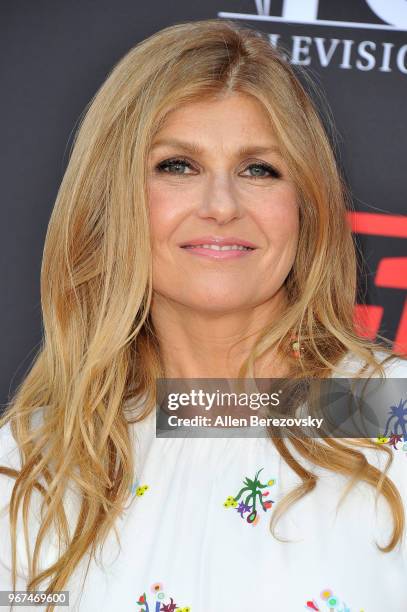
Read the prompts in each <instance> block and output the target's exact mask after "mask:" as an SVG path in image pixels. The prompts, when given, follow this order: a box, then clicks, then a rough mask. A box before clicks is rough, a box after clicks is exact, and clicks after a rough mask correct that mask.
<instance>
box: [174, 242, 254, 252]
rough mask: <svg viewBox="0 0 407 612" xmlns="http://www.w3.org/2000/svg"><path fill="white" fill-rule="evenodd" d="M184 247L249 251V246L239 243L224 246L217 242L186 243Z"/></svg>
mask: <svg viewBox="0 0 407 612" xmlns="http://www.w3.org/2000/svg"><path fill="white" fill-rule="evenodd" d="M185 248H187V249H197V248H201V249H202V248H203V249H212V251H250V250H251V248H250V247H245V246H242V245H240V244H233V245H232V244H231V245H229V244H228V245H226V246H220V245H218V244H195V245H187V246H186V247H185Z"/></svg>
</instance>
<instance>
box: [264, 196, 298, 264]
mask: <svg viewBox="0 0 407 612" xmlns="http://www.w3.org/2000/svg"><path fill="white" fill-rule="evenodd" d="M257 220H258V223H259V225H261V227H262V228H263V231H264V233H265V234H266V236H267V238H268V240H269V243H270V245H271V246H273V245H274V246H278V247H280V249H281V251H280V252H283V251H286V252H287V251H289V252H292V251H293V250H296V247H297V243H298V233H299V225H300V217H299V206H298V198H297V194H296V192H295V191H294V189H292V188H282V189H280V190H279V191H278V192H277V191H276V192H275V193H274V194H273V197H272V198H270V199H268V200H267V201H266V202H265V203H264V205H263V206H262V207H261V208H260V209H259V212H258V215H257Z"/></svg>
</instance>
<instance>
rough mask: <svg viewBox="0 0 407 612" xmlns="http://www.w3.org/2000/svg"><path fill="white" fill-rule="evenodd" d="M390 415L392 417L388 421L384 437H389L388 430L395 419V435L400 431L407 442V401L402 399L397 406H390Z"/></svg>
mask: <svg viewBox="0 0 407 612" xmlns="http://www.w3.org/2000/svg"><path fill="white" fill-rule="evenodd" d="M389 413H390V416H389V418H388V419H387V423H386V429H385V432H384V435H385V436H387V430H388V429H389V427H390V423H391V422H392V420H393V419H395V427H394V433H395V434H397V433H398V430H400V431H401V433H402V434H403V436H404V441H406V440H407V431H406V425H407V399H405V400H404V401H403V399H402V398H400V401H399V403H398V405H397V406H390V410H389Z"/></svg>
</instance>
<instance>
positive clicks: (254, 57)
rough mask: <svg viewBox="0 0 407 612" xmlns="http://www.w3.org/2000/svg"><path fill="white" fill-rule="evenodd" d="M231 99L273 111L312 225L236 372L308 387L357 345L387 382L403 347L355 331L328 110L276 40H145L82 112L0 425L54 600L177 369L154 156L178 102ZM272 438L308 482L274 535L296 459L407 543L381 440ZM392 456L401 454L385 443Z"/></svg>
mask: <svg viewBox="0 0 407 612" xmlns="http://www.w3.org/2000/svg"><path fill="white" fill-rule="evenodd" d="M233 92H240V93H244V94H247V95H250V96H253V98H255V99H257V100H258V101H259V102H260V103H261V104H262V105H263V107H264V109H265V110H266V112H267V113H268V115H269V117H270V122H271V125H272V126H273V129H274V130H275V134H276V137H277V139H278V141H279V144H280V147H281V150H282V151H283V154H284V157H285V159H286V161H287V165H288V167H289V169H290V173H291V176H292V178H293V180H294V182H295V185H296V189H297V192H298V199H299V207H300V227H301V231H300V235H299V243H298V250H297V254H296V259H295V262H294V265H293V268H292V270H291V271H290V273H289V275H288V277H287V279H286V281H285V284H286V291H287V298H288V305H287V308H286V310H285V312H284V313H283V314H282V316H281V317H280V318H279V319H278V321H273V322H272V323H271V322H270V325H269V326H267V327H266V328H264V329H263V330H262V332H261V333H260V334H259V335H258V336H257V337H255V338H254V341H253V348H252V351H251V354H250V355H249V357H248V358H247V360H246V361H245V362H244V363H243V365H242V367H241V368H240V370H239V373H238V377H243V378H244V377H247V376H252V374H253V371H254V364H255V362H256V360H257V359H258V358H259V357H260V356H261V355H262V354H264V353H266V352H267V351H269V350H270V349H273V348H274V349H275V350H277V354H279V355H281V357H282V358H284V359H285V360H286V361H287V363H289V364H290V373H291V375H292V376H294V377H299V378H301V377H305V376H317V377H327V376H329V375H330V374H331V373H332V371H333V370H335V369H336V370H337V369H338V367H339V366H338V364H339V362H340V361H341V359H342V358H343V357H344V356H345V355H346V354H347V353H348V352H349V351H351V352H352V353H353V354H355V355H356V356H357V357H359V358H360V359H361V360H362V363H364V364H365V369H363V368H362V369H361V370H360V372H359V373H358V376H363V375H364V373H365V372H366V368H373V371H374V372H377V373H378V374H379V376H380V377H382V376H384V375H385V371H384V368H383V365H382V364H381V363H380V360H378V359H377V358H376V356H375V351H376V350H377V348H378V346H380V347H381V350H382V351H384V352H385V353H386V354H387V355H388V356H387V359H391V356H392V352H391V348H390V346H387V344H389V342H388V341H386V339H385V338H382V337H380V338H381V345H379V344H378V342H376V343H373V342H369V341H368V340H366V339H362V338H361V337H359V335H358V334H357V333H356V329H355V326H354V320H353V310H354V305H355V301H356V297H357V270H358V263H357V257H356V251H355V246H354V243H353V239H352V235H351V231H350V228H349V226H348V223H347V219H346V211H347V209H348V208H349V207H350V206H351V201H350V195H349V192H348V190H347V188H346V186H345V181H344V180H343V178H341V175H340V171H339V169H338V164H337V162H336V159H335V152H334V149H333V147H332V145H331V143H330V138H329V136H328V135H327V132H326V129H325V127H324V124H323V119H322V118H321V116H320V114H319V111H317V104H316V103H315V102H314V101H313V100H312V96H310V95H309V93H308V91H307V88H306V87H305V86H304V84H302V82H301V79H300V78H298V76H297V74H296V73H295V70H294V68H293V67H292V66H291V65H290V64H289V62H287V61H286V60H285V59H284V58H283V57H282V55H281V53H280V52H278V51H277V50H276V49H274V48H273V47H272V45H271V44H270V43H269V41H268V40H267V37H266V35H264V34H262V33H260V32H258V31H256V30H254V29H251V28H249V27H247V26H246V27H243V26H240V25H237V24H235V23H234V22H232V21H226V20H221V19H210V20H203V21H196V22H184V23H178V24H176V25H173V26H170V27H167V28H165V29H163V30H161V31H159V32H157V33H155V34H153V35H152V36H150V37H149V38H147V39H146V40H143V41H142V42H140V43H139V44H137V45H136V46H135V47H134V48H132V49H131V50H130V51H129V52H128V53H127V54H126V55H125V56H124V57H123V58H122V59H121V60H120V61H119V62H118V63H117V65H116V66H115V67H114V68H113V69H112V71H111V73H110V74H109V75H108V78H107V79H106V80H105V82H104V83H103V85H102V86H101V88H100V89H99V91H98V92H97V93H96V95H95V96H94V98H93V99H92V100H91V102H90V103H89V105H88V107H87V108H86V109H85V112H84V113H83V116H82V118H81V122H80V125H79V127H78V130H77V132H76V134H75V139H74V143H73V147H72V150H71V154H70V159H69V163H68V166H67V169H66V172H65V174H64V177H63V180H62V183H61V186H60V189H59V191H58V194H57V198H56V202H55V206H54V208H53V211H52V214H51V218H50V222H49V226H48V231H47V235H46V240H45V246H44V253H43V260H42V268H41V305H42V314H43V328H44V333H43V340H42V343H41V347H40V349H39V350H38V352H37V354H36V357H35V359H34V361H33V364H32V366H31V368H30V370H29V372H28V373H27V374H26V376H25V378H24V380H23V381H22V383H21V384H20V385H19V387H18V389H17V391H16V392H15V394H14V396H13V398H12V401H10V402H9V406H8V409H7V410H6V412H5V414H4V416H3V417H2V419H1V420H0V425H4V424H6V423H7V422H9V423H10V427H11V431H12V434H13V437H14V438H15V440H16V442H17V445H18V447H19V449H20V457H21V461H22V463H21V469H20V470H12V469H11V468H6V467H2V468H1V469H0V473H1V474H6V475H8V476H10V477H11V478H14V479H15V483H14V486H13V490H12V494H11V498H10V510H9V515H10V530H11V535H12V567H13V581H15V580H16V537H17V535H16V529H17V518H18V512H19V509H20V508H22V509H23V517H24V524H25V538H26V550H27V558H28V567H29V579H28V584H27V588H28V589H30V590H31V589H38V588H39V586H40V585H41V584H42V583H43V582H44V581H47V582H48V588H49V590H50V591H58V590H62V589H63V588H64V585H66V583H67V581H68V579H69V578H70V576H71V575H72V573H73V572H74V570H75V568H76V567H77V566H78V564H79V563H80V561H81V560H84V558H85V555H86V554H88V553H89V554H90V558H91V556H95V554H96V551H97V550H98V547H99V546H102V545H103V543H104V542H105V540H106V537H107V535H108V534H109V533H110V532H111V531H112V530H114V532H115V533H117V532H116V522H117V519H118V517H119V515H120V514H121V513H122V512H123V510H124V509H125V508H126V505H125V504H126V502H127V500H128V498H129V489H130V487H131V482H132V478H133V473H134V469H135V465H136V464H137V457H136V458H135V459H134V451H133V448H132V440H131V434H130V424H131V423H134V422H136V421H138V420H140V419H142V418H144V417H145V416H146V415H147V414H149V413H150V412H151V411H152V410H153V409H154V407H155V401H156V397H155V383H156V379H157V378H158V377H164V376H165V372H164V367H163V361H162V358H161V354H160V346H159V342H158V339H157V335H156V333H155V330H154V326H153V323H152V321H151V319H150V314H149V313H150V304H151V299H152V291H153V287H152V263H151V246H150V227H149V215H148V193H147V172H146V168H147V158H148V154H149V149H150V146H151V143H152V140H153V138H154V135H155V134H156V133H157V131H158V130H159V129H160V126H161V125H162V124H163V122H164V120H165V118H166V115H167V114H168V112H170V111H171V110H172V109H174V108H176V107H178V106H179V105H180V104H184V103H188V102H193V101H195V100H202V99H203V98H204V97H207V98H208V99H210V98H213V97H214V96H215V97H216V96H223V95H228V94H231V93H233ZM293 333H295V334H296V335H297V336H298V339H299V341H300V343H301V344H302V345H303V346H304V347H305V351H304V352H303V353H302V354H301V356H300V358H299V359H295V358H293V357H292V356H291V350H292V348H291V343H292V334H293ZM350 375H351V376H355V373H354V372H352V373H350ZM138 397H145V398H146V401H145V403H143V410H142V411H141V412H140V413H139V414H137V415H136V416H134V418H133V419H129V416H128V415H126V411H125V410H124V408H123V407H124V405H125V403H126V402H127V400H131V398H138ZM36 415H40V418H39V419H37V418H36ZM271 441H272V443H273V444H275V446H276V447H277V449H278V451H279V452H280V454H281V455H282V457H283V458H284V460H285V461H286V462H287V463H288V465H289V466H290V467H291V468H292V469H293V470H294V471H295V472H296V473H297V474H298V476H299V477H300V479H301V482H302V484H301V485H299V486H298V487H297V488H296V489H295V490H293V491H292V492H290V493H289V494H288V495H287V496H286V498H284V500H283V501H282V502H281V503H280V504H279V508H277V511H276V513H275V514H274V516H273V521H272V523H271V524H270V527H271V531H272V533H273V534H274V527H275V521H276V520H277V519H278V516H281V514H282V512H284V511H285V509H286V508H287V507H288V506H289V505H291V504H292V503H294V502H295V501H296V500H298V499H299V498H300V497H302V496H303V495H305V494H308V493H310V492H311V491H312V490H313V488H314V487H315V486H316V484H317V477H316V476H315V475H314V474H313V473H312V472H311V471H309V470H308V469H306V468H305V467H304V466H303V465H302V463H300V462H299V461H298V459H296V458H295V457H294V454H293V452H292V450H293V449H294V450H296V451H298V452H299V453H300V455H301V456H303V457H304V458H306V459H307V460H310V461H311V462H312V463H313V464H314V465H316V466H322V467H324V468H326V469H328V470H331V471H333V472H337V473H340V474H342V475H346V476H348V477H349V480H350V487H349V489H350V488H351V486H353V485H354V484H355V482H357V481H358V480H362V481H366V482H367V483H369V484H370V485H372V486H373V487H374V488H375V489H376V490H377V492H378V493H381V494H383V495H384V497H385V498H386V499H387V501H388V502H389V504H390V508H391V511H392V515H393V519H394V529H393V533H392V536H391V538H390V541H389V542H388V544H387V546H385V547H384V548H381V550H382V551H384V552H388V551H391V550H392V549H393V548H394V547H395V546H396V544H397V542H398V541H399V539H400V538H401V537H402V533H403V529H404V511H403V505H402V500H401V497H400V495H399V493H398V491H397V488H396V487H395V485H394V483H393V482H392V481H391V480H390V478H388V476H386V475H385V474H383V473H382V472H381V471H380V470H378V469H377V468H375V467H373V466H372V465H370V464H369V463H368V461H367V459H366V458H365V454H364V453H363V452H362V451H361V450H358V448H357V447H358V446H360V447H375V448H378V447H377V445H375V444H374V442H373V441H372V440H362V439H361V440H352V441H346V440H337V439H327V440H326V442H325V443H324V444H323V445H322V444H321V443H318V442H317V441H316V440H304V439H302V440H300V439H292V440H290V442H288V441H287V440H284V439H282V438H277V439H275V438H272V440H271ZM291 445H292V447H291ZM380 452H384V453H387V454H388V462H391V460H392V454H391V451H390V449H389V448H384V447H381V448H380ZM68 483H71V484H72V485H73V486H74V487H76V490H77V491H78V492H79V499H80V510H79V512H78V516H77V520H76V523H75V525H74V529H73V530H70V529H69V524H68V523H69V520H68V519H69V515H68V513H67V508H66V505H65V501H64V500H65V494H66V493H67V491H68ZM34 489H36V490H37V491H38V492H39V493H40V495H41V496H42V500H43V501H42V513H41V524H40V528H39V530H38V533H37V534H36V540H35V545H34V551H33V553H32V551H31V549H30V546H29V542H28V535H27V531H28V529H27V524H28V523H27V521H28V513H29V509H30V498H31V495H32V493H33V491H34ZM53 532H55V533H56V534H57V542H58V546H59V551H60V554H59V557H58V559H57V560H56V561H55V563H52V565H50V566H49V567H46V568H40V567H39V558H40V551H41V550H42V547H43V546H45V541H46V537H47V535H49V534H50V533H53ZM88 567H89V565H88ZM53 609H54V606H53V605H49V607H48V608H47V610H50V611H52V610H53Z"/></svg>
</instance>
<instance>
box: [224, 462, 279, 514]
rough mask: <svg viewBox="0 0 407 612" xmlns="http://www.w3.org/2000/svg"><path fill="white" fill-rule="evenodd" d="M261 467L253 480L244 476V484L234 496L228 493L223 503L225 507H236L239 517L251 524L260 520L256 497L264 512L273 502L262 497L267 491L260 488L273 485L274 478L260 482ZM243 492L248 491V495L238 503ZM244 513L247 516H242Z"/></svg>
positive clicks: (265, 495)
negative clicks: (264, 482) (263, 482)
mask: <svg viewBox="0 0 407 612" xmlns="http://www.w3.org/2000/svg"><path fill="white" fill-rule="evenodd" d="M263 469H264V468H260V470H259V471H258V472H257V473H256V475H255V477H254V479H253V480H251V479H250V478H248V477H247V476H246V477H245V479H244V480H243V484H244V485H245V486H244V487H242V488H241V489H240V491H239V492H238V493H237V495H235V496H234V497H233V495H229V496H228V497H227V498H226V500H225V502H224V503H223V505H224V507H225V508H236V510H237V512H238V513H239V514H240V517H241V518H242V519H246V521H247V522H248V523H251V524H252V525H257V523H258V522H259V520H260V516H259V515H258V513H257V509H256V504H257V498H258V501H259V503H260V505H261V507H262V508H263V510H264V512H267V510H269V509H270V508H271V507H272V505H273V504H274V501H273V500H271V499H267V500H264V499H263V498H264V497H267V496H268V494H269V491H265V492H262V490H261V489H265V488H266V487H271V486H273V485H274V484H275V483H276V480H274V479H273V480H269V481H268V482H267V483H266V484H262V483H261V482H260V480H259V474H260V472H261V471H262V470H263ZM244 493H248V495H246V496H245V498H244V501H243V500H242V501H241V502H240V503H239V504H238V501H239V499H240V498H241V497H242V495H243V494H244ZM245 513H247V516H244V514H245Z"/></svg>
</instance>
